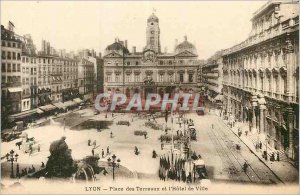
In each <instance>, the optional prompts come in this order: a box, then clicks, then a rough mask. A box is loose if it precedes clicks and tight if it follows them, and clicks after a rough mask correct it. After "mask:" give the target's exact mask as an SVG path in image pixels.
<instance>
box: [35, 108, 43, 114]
mask: <svg viewBox="0 0 300 195" xmlns="http://www.w3.org/2000/svg"><path fill="white" fill-rule="evenodd" d="M36 112H37V113H39V114H42V113H44V111H42V110H41V109H39V108H37V109H36Z"/></svg>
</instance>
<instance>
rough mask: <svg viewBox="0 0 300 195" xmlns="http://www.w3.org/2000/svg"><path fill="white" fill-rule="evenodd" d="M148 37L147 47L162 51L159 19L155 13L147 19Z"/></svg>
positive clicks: (157, 51)
mask: <svg viewBox="0 0 300 195" xmlns="http://www.w3.org/2000/svg"><path fill="white" fill-rule="evenodd" d="M146 39H147V45H146V49H151V50H153V51H155V52H156V53H160V52H161V51H160V29H159V20H158V17H157V16H156V15H155V14H154V13H153V14H152V15H151V16H150V17H149V18H148V19H147V30H146Z"/></svg>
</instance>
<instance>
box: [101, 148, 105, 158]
mask: <svg viewBox="0 0 300 195" xmlns="http://www.w3.org/2000/svg"><path fill="white" fill-rule="evenodd" d="M101 155H102V158H104V150H103V149H102V152H101Z"/></svg>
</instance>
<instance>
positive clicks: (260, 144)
mask: <svg viewBox="0 0 300 195" xmlns="http://www.w3.org/2000/svg"><path fill="white" fill-rule="evenodd" d="M259 149H262V143H261V141H260V142H259Z"/></svg>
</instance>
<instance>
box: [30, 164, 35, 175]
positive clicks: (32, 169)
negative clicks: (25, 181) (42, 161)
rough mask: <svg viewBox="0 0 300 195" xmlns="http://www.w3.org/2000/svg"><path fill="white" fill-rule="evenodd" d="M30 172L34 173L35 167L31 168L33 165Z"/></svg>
mask: <svg viewBox="0 0 300 195" xmlns="http://www.w3.org/2000/svg"><path fill="white" fill-rule="evenodd" d="M31 167H32V168H31V171H32V173H34V172H35V167H34V166H33V165H31Z"/></svg>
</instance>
